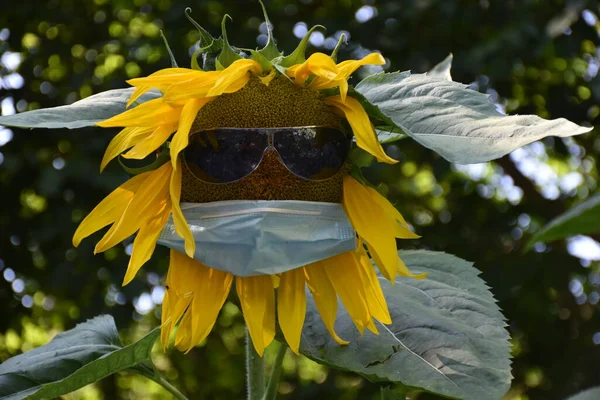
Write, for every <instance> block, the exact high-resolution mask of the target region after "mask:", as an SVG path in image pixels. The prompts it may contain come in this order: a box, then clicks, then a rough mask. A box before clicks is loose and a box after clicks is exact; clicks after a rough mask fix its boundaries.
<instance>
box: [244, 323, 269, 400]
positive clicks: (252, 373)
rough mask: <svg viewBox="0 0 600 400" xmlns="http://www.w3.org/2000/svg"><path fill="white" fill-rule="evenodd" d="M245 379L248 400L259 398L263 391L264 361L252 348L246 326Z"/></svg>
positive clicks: (258, 399) (257, 399)
mask: <svg viewBox="0 0 600 400" xmlns="http://www.w3.org/2000/svg"><path fill="white" fill-rule="evenodd" d="M246 379H247V387H248V400H261V399H262V397H263V394H264V393H265V361H264V360H263V358H262V357H261V356H259V355H258V353H257V352H256V350H254V345H253V344H252V339H251V338H250V333H249V332H248V328H246Z"/></svg>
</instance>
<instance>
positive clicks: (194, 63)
mask: <svg viewBox="0 0 600 400" xmlns="http://www.w3.org/2000/svg"><path fill="white" fill-rule="evenodd" d="M200 54H202V49H198V50H196V51H195V52H194V54H192V69H195V70H196V71H202V67H201V66H200V64H198V55H200Z"/></svg>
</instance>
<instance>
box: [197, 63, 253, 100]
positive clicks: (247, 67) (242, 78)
mask: <svg viewBox="0 0 600 400" xmlns="http://www.w3.org/2000/svg"><path fill="white" fill-rule="evenodd" d="M249 72H252V73H254V75H258V74H260V73H261V72H262V67H261V66H260V64H259V63H258V62H256V61H254V60H252V59H244V58H242V59H240V60H236V61H234V62H233V63H232V64H231V65H230V66H229V67H227V68H225V69H224V70H223V71H221V74H220V75H219V78H218V79H217V81H216V82H215V85H214V86H213V87H212V89H210V90H209V91H208V93H207V94H206V95H207V96H208V97H213V96H220V95H222V94H223V93H233V92H236V91H238V90H239V89H241V88H243V87H244V86H245V85H246V83H248V80H250V74H249Z"/></svg>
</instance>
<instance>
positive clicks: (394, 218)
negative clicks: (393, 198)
mask: <svg viewBox="0 0 600 400" xmlns="http://www.w3.org/2000/svg"><path fill="white" fill-rule="evenodd" d="M365 187H366V189H367V191H368V192H369V194H370V195H371V198H372V200H373V202H375V203H377V205H378V206H379V207H380V209H381V210H382V211H383V213H384V215H385V218H387V219H389V221H390V222H392V223H391V224H390V226H391V228H392V229H393V230H394V236H395V237H397V238H399V239H417V238H420V236H419V235H417V234H416V233H414V232H412V231H411V230H410V229H409V227H408V224H407V223H406V220H405V219H404V217H403V216H402V214H400V212H399V211H398V210H397V209H396V207H394V206H393V205H392V204H391V203H390V202H389V200H388V199H386V198H385V197H384V196H382V195H381V193H379V192H378V191H377V190H375V189H373V188H371V187H368V186H365Z"/></svg>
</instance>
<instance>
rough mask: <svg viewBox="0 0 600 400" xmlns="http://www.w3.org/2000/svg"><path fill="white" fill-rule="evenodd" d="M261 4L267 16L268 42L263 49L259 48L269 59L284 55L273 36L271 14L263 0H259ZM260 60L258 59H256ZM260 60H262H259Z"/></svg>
mask: <svg viewBox="0 0 600 400" xmlns="http://www.w3.org/2000/svg"><path fill="white" fill-rule="evenodd" d="M258 2H259V3H260V6H261V7H262V10H263V15H264V17H265V25H266V26H267V44H266V45H265V47H263V48H262V49H260V50H258V52H259V53H260V54H261V55H262V56H263V57H264V58H265V59H267V60H268V61H271V60H273V59H274V58H277V57H280V56H282V55H283V53H282V52H280V51H279V49H278V48H277V44H276V43H275V38H274V37H273V31H272V29H271V26H272V25H271V21H270V20H269V15H268V14H267V9H266V7H265V4H264V3H263V2H262V0H258ZM256 61H258V60H256ZM259 62H260V61H259Z"/></svg>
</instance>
